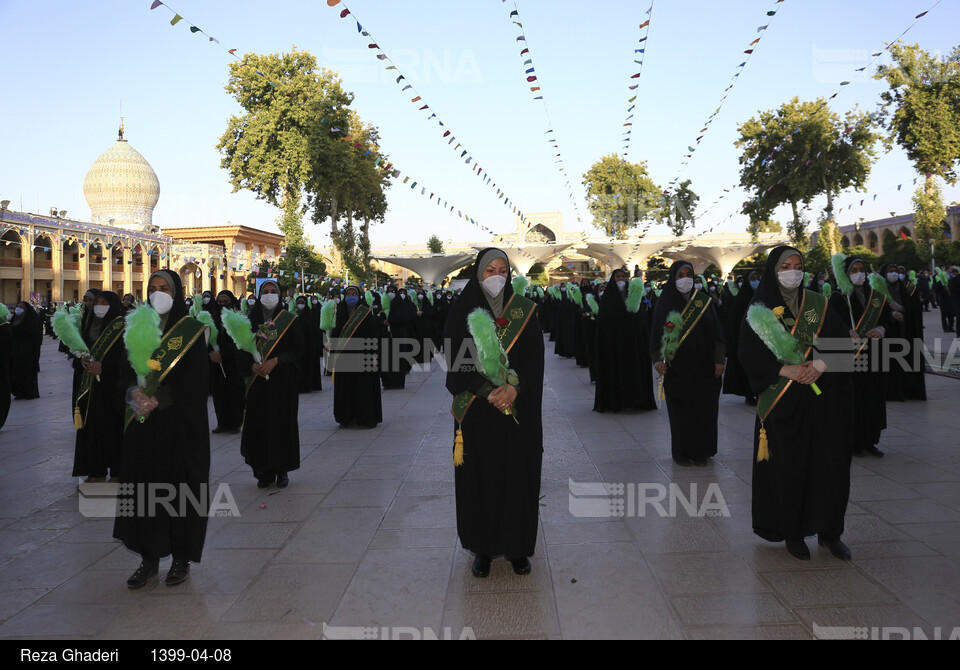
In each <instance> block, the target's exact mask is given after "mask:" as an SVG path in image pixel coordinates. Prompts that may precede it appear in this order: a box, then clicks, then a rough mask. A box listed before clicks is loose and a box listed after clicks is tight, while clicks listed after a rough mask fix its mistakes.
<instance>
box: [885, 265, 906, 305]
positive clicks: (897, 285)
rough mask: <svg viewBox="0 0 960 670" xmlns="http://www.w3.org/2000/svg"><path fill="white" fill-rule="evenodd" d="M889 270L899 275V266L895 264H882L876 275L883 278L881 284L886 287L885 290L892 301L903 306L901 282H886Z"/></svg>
mask: <svg viewBox="0 0 960 670" xmlns="http://www.w3.org/2000/svg"><path fill="white" fill-rule="evenodd" d="M890 268H893V271H894V272H896V273H898V274H899V272H900V270H899V266H898V265H897V264H896V263H884V264H883V265H881V266H880V271H879V272H878V274H879V275H880V276H881V277H882V278H883V282H884V283H885V284H886V285H887V289H888V290H889V291H890V296H891V297H892V298H893V301H894V302H895V303H898V304H900V305H903V304H904V303H905V302H906V301H905V300H904V299H903V296H904V291H903V282H902V281H900V280H899V279H898V280H897V281H896V282H894V283H892V284H891V283H890V282H889V281H887V273H888V272H890Z"/></svg>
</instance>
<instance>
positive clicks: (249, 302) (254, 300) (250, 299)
mask: <svg viewBox="0 0 960 670" xmlns="http://www.w3.org/2000/svg"><path fill="white" fill-rule="evenodd" d="M247 304H248V305H250V306H251V307H253V306H254V305H256V304H257V299H256V298H247Z"/></svg>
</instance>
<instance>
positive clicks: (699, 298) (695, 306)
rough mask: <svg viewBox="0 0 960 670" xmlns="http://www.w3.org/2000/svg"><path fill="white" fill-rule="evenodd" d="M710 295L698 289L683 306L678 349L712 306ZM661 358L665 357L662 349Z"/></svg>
mask: <svg viewBox="0 0 960 670" xmlns="http://www.w3.org/2000/svg"><path fill="white" fill-rule="evenodd" d="M710 300H711V298H710V296H709V295H707V294H706V293H704V292H703V291H697V292H695V293H694V294H693V297H692V298H690V302H688V303H687V306H686V307H684V308H683V312H681V314H680V333H679V335H678V341H677V349H678V350H679V349H680V345H682V344H683V341H684V340H686V339H687V335H689V334H690V332H691V331H692V330H693V328H694V326H696V325H697V324H698V323H700V318H701V317H702V316H703V315H704V314H706V313H707V308H708V307H710ZM660 355H661V358H662V357H663V350H662V349H661V351H660Z"/></svg>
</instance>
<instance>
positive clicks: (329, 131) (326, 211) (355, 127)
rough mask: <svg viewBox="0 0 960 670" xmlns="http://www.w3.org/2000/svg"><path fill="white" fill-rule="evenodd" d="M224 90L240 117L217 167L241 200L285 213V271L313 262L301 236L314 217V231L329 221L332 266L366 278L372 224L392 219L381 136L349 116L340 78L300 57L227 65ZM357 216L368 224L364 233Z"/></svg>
mask: <svg viewBox="0 0 960 670" xmlns="http://www.w3.org/2000/svg"><path fill="white" fill-rule="evenodd" d="M225 88H226V90H227V92H228V93H229V94H230V95H231V96H233V98H234V99H235V100H236V101H237V102H238V103H239V105H240V107H241V109H242V113H241V114H240V115H235V116H231V117H230V118H229V119H228V120H227V129H226V131H225V132H224V133H223V135H222V136H221V137H220V140H219V143H218V144H217V149H218V150H219V151H220V153H221V156H222V158H221V161H220V165H221V167H222V168H224V169H225V170H227V171H228V172H229V174H230V183H231V185H232V186H233V190H234V192H236V191H239V190H240V189H246V190H249V191H252V192H253V193H254V194H255V195H256V197H257V198H259V199H262V200H265V201H267V202H269V203H270V204H272V205H274V206H276V207H278V208H279V209H280V210H281V214H280V218H279V226H280V228H281V231H282V232H283V233H284V236H285V238H286V252H285V262H289V263H291V264H293V265H294V266H296V265H300V266H302V265H303V264H304V263H306V262H308V261H309V260H310V259H311V258H312V256H313V253H312V250H311V249H310V245H309V243H308V241H307V239H306V236H305V235H304V230H303V215H304V214H305V213H306V212H307V211H308V210H309V211H311V212H312V218H313V221H314V223H321V222H323V221H324V220H325V219H326V218H327V217H329V218H330V220H331V231H330V236H331V240H332V242H333V245H334V249H335V256H338V258H335V259H334V262H335V264H336V265H346V266H347V267H349V268H350V269H351V270H353V271H354V272H356V273H357V274H360V275H361V276H363V275H366V274H368V273H369V265H368V263H367V262H368V260H369V223H370V222H371V221H375V220H378V219H382V218H383V215H384V213H385V212H386V197H385V195H384V189H385V188H386V186H387V183H388V174H387V172H386V170H385V166H382V167H381V166H379V164H378V160H377V159H378V158H380V154H379V149H378V147H377V143H378V136H377V131H376V128H374V127H373V126H370V125H365V124H363V122H362V121H361V120H360V118H359V116H358V115H357V114H356V112H355V111H354V110H352V109H350V104H351V103H352V102H353V95H352V94H351V93H348V92H346V91H344V89H343V86H342V83H341V81H340V78H339V77H338V76H337V75H336V73H334V72H332V71H330V70H327V69H326V68H322V69H321V68H318V67H317V60H316V58H315V57H314V56H313V55H311V54H310V53H309V52H307V51H300V50H298V49H296V48H294V49H293V51H292V52H291V53H283V54H268V55H262V54H246V55H245V56H244V57H243V58H242V59H241V60H240V61H238V62H235V63H232V64H231V65H230V80H229V81H228V83H227V85H226V87H225ZM354 217H358V218H360V219H362V220H363V221H364V225H363V226H362V227H361V231H360V232H359V233H358V232H357V231H355V230H353V218H354ZM341 218H346V219H347V221H348V224H349V225H348V226H347V230H345V231H340V229H339V227H338V221H339V220H340V219H341ZM364 246H366V251H364Z"/></svg>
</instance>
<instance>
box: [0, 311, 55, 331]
mask: <svg viewBox="0 0 960 670" xmlns="http://www.w3.org/2000/svg"><path fill="white" fill-rule="evenodd" d="M58 313H59V312H58ZM9 320H10V310H9V309H7V306H6V305H4V304H3V303H2V302H0V323H2V322H4V321H9ZM57 337H59V335H58V336H57Z"/></svg>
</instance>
